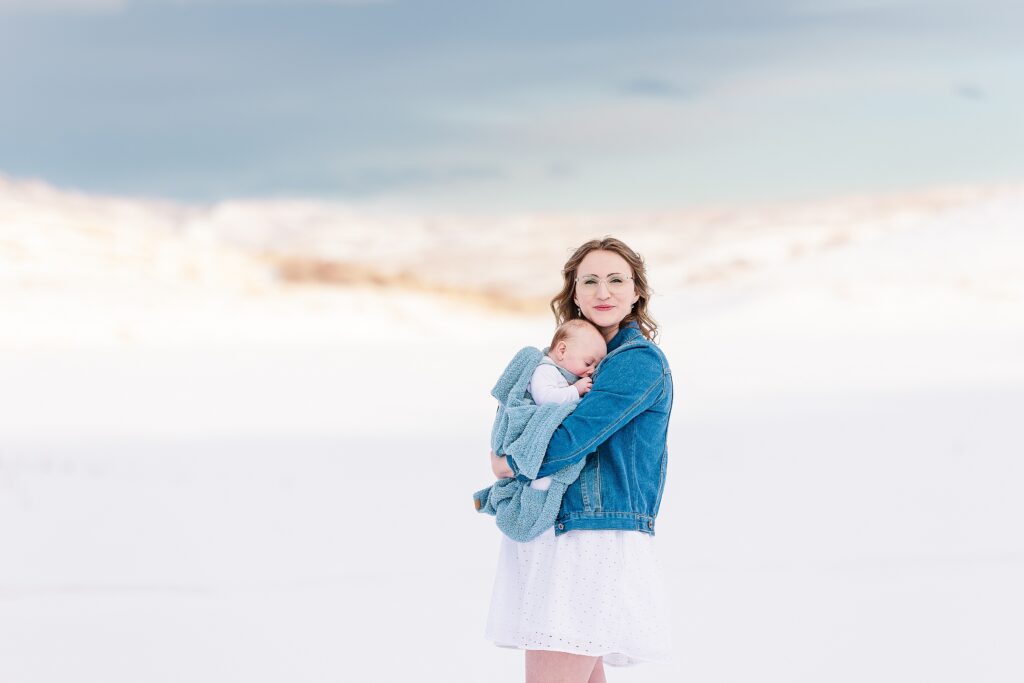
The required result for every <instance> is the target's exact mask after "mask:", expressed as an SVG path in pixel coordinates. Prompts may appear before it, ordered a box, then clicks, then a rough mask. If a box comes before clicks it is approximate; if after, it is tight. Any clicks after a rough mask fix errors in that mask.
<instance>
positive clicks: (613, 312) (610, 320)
mask: <svg viewBox="0 0 1024 683" xmlns="http://www.w3.org/2000/svg"><path fill="white" fill-rule="evenodd" d="M589 318H590V322H592V323H594V324H595V325H597V326H598V327H611V326H613V325H618V324H619V322H620V321H621V320H622V316H621V315H619V309H618V308H611V309H608V310H607V311H598V310H594V309H591V310H590V316H589Z"/></svg>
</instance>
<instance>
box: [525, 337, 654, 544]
mask: <svg viewBox="0 0 1024 683" xmlns="http://www.w3.org/2000/svg"><path fill="white" fill-rule="evenodd" d="M593 380H594V384H593V386H592V387H591V389H590V392H589V393H588V394H587V395H586V396H584V397H583V399H582V400H580V402H579V404H578V405H577V406H576V410H575V411H573V413H572V414H571V415H569V416H568V417H567V418H565V420H564V421H563V422H562V424H561V426H559V427H558V429H557V430H555V433H554V434H553V435H552V437H551V441H550V442H549V443H548V449H547V452H546V453H545V455H544V461H543V463H542V464H541V467H540V470H539V471H538V472H537V477H538V478H540V477H544V476H547V475H549V474H551V473H552V472H556V471H558V470H560V469H562V468H564V467H566V466H567V465H570V464H572V463H574V462H579V461H580V460H582V459H583V458H586V459H587V462H586V465H584V467H583V471H582V472H581V473H580V476H579V478H578V479H577V480H576V481H575V482H573V483H572V484H571V485H570V486H569V488H568V489H567V490H566V492H565V495H564V496H563V497H562V506H561V508H560V509H559V511H558V517H557V518H556V520H555V534H556V535H559V534H563V533H565V532H566V531H571V530H573V529H628V530H634V531H642V532H644V533H648V534H653V533H654V521H655V518H656V517H657V515H658V508H659V506H660V505H661V495H662V492H663V491H664V489H665V470H666V466H667V461H668V450H667V448H666V440H667V437H668V422H669V415H670V414H671V412H672V372H671V370H669V367H668V361H667V360H666V359H665V355H664V354H663V353H662V352H661V349H659V348H658V347H657V346H656V345H655V344H654V343H653V342H650V341H648V340H647V339H645V338H644V336H643V335H642V334H641V333H640V330H639V329H638V328H637V327H636V326H635V325H633V326H629V327H624V328H622V329H621V330H619V332H618V333H617V334H616V335H615V337H613V338H612V340H611V341H610V342H609V343H608V355H607V356H605V358H604V360H603V361H601V364H600V365H598V367H597V370H596V371H595V372H594V376H593ZM588 456H589V457H588ZM508 464H509V467H511V468H512V471H513V472H515V474H516V476H517V477H518V478H521V479H522V480H524V481H529V479H527V478H526V477H525V476H524V475H523V474H522V473H521V472H520V470H519V467H518V465H517V464H516V462H515V461H514V460H513V458H512V457H511V456H509V457H508Z"/></svg>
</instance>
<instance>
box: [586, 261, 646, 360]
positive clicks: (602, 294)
mask: <svg viewBox="0 0 1024 683" xmlns="http://www.w3.org/2000/svg"><path fill="white" fill-rule="evenodd" d="M616 275H618V276H620V278H615V277H614V276H616ZM632 277H633V271H632V269H631V268H630V267H629V264H628V263H626V259H624V258H622V257H621V256H619V255H618V254H616V253H615V252H614V251H592V252H590V253H589V254H587V255H586V256H584V257H583V260H582V261H581V262H580V266H579V268H577V269H576V291H575V295H574V297H573V301H574V302H575V303H576V306H577V307H579V309H580V311H581V312H582V313H583V317H585V318H586V319H587V320H589V321H590V322H592V323H594V324H595V325H596V326H597V327H598V329H600V330H601V333H602V334H603V335H604V338H605V339H606V340H610V339H611V338H612V337H614V336H615V333H616V332H618V329H619V323H620V322H622V319H623V318H625V317H626V316H627V315H629V312H630V311H631V310H632V308H633V304H634V303H636V302H637V300H638V299H639V298H640V297H639V295H638V294H637V293H636V287H634V286H633V279H632ZM585 278H590V279H591V281H593V280H594V279H595V278H596V279H597V286H596V287H590V288H586V287H583V286H581V285H582V283H583V282H584V280H585ZM617 279H624V281H623V282H622V284H621V285H620V287H619V289H617V290H615V291H613V289H614V284H615V281H616V280H617ZM609 282H611V283H612V285H613V287H612V288H609Z"/></svg>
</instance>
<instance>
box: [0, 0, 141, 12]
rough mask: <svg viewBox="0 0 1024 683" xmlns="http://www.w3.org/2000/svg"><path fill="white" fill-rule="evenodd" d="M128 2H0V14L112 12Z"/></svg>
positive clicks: (50, 0)
mask: <svg viewBox="0 0 1024 683" xmlns="http://www.w3.org/2000/svg"><path fill="white" fill-rule="evenodd" d="M127 4H128V0H0V13H29V12H32V13H46V12H84V13H91V12H114V11H117V10H120V9H123V8H124V7H125V6H126V5H127Z"/></svg>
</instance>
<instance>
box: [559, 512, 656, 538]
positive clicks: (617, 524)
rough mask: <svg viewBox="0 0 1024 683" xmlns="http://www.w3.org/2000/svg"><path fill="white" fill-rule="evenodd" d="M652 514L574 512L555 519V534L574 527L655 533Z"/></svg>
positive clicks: (560, 533)
mask: <svg viewBox="0 0 1024 683" xmlns="http://www.w3.org/2000/svg"><path fill="white" fill-rule="evenodd" d="M654 520H655V517H654V516H652V515H643V514H639V513H636V512H574V513H569V514H568V515H565V516H564V517H559V518H558V519H556V520H555V536H560V535H562V534H564V533H565V532H567V531H572V530H574V529H589V530H600V529H614V530H623V531H639V532H642V533H645V534H650V535H651V536H653V535H654Z"/></svg>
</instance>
